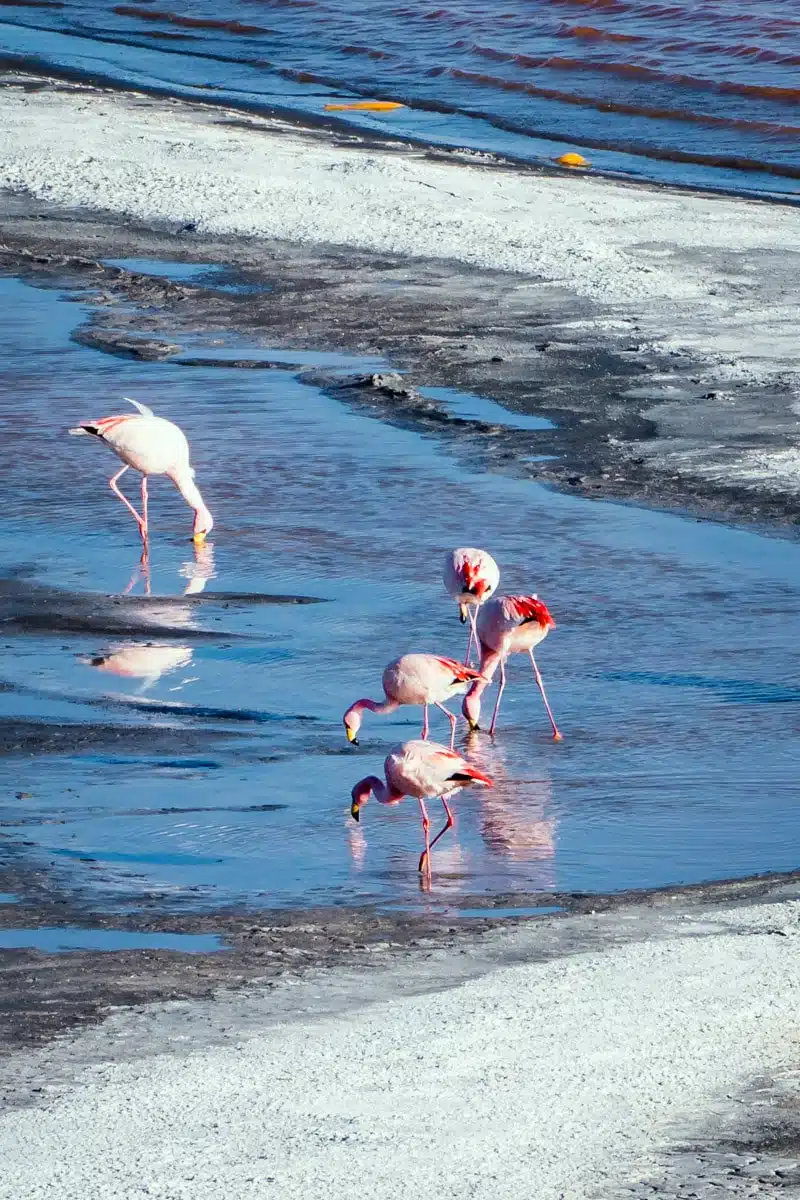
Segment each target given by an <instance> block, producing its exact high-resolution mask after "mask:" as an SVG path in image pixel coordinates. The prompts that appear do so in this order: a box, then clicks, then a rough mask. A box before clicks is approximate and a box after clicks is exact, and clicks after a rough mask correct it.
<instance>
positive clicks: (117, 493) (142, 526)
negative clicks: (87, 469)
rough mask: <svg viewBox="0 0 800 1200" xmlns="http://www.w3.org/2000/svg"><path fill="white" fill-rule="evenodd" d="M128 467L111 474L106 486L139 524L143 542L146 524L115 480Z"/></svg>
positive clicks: (145, 534)
mask: <svg viewBox="0 0 800 1200" xmlns="http://www.w3.org/2000/svg"><path fill="white" fill-rule="evenodd" d="M129 469H130V468H128V467H123V468H122V470H121V471H117V473H116V475H112V477H111V479H109V481H108V486H109V487H110V488H111V490H112V492H113V493H114V495H115V496H118V497H119V499H120V500H121V501H122V503H123V504H124V505H125V507H126V508H127V510H128V512H129V513H130V514H131V516H132V517H133V519H134V520H135V522H136V524H137V525H138V526H139V533H140V534H141V535H142V541H143V542H144V541H146V540H147V526H146V525H145V523H144V521H143V520H142V518H141V517H140V516H139V514H138V513H137V511H136V509H135V508H134V507H133V505H132V504H131V502H130V500H129V499H128V497H127V496H123V494H122V492H121V491H120V490H119V488H118V487H117V480H118V479H119V478H120V477H121V476H123V475H124V474H125V472H126V471H127V470H129Z"/></svg>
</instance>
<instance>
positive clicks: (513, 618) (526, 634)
mask: <svg viewBox="0 0 800 1200" xmlns="http://www.w3.org/2000/svg"><path fill="white" fill-rule="evenodd" d="M555 625H556V623H555V621H554V620H553V618H552V617H551V616H550V613H549V612H548V611H547V607H546V605H545V604H543V603H542V601H541V600H540V599H539V598H538V597H537V596H495V597H494V599H492V600H489V602H488V603H487V604H485V605H484V606H483V607H482V608H481V610H480V612H479V613H478V620H477V631H478V644H479V646H480V650H481V665H480V671H481V673H480V678H479V679H476V681H475V682H474V683H473V684H472V686H471V687H470V689H469V691H468V692H467V694H466V696H465V697H464V704H463V706H462V712H463V714H464V716H465V717H466V719H467V721H468V722H469V727H470V729H478V728H479V725H478V721H479V720H480V715H481V694H482V693H483V692H484V691H485V689H486V688H487V687H488V686H489V684H490V683H491V681H492V678H493V676H494V673H495V671H496V670H497V668H498V667H499V668H500V687H499V688H498V690H497V699H496V701H495V705H494V713H493V714H492V724H491V726H490V728H489V733H490V734H493V733H494V730H495V725H496V724H497V713H498V710H499V708H500V697H501V696H502V695H503V690H504V688H505V686H506V667H505V664H506V659H507V658H508V656H509V654H521V653H524V652H525V651H527V652H528V654H530V656H531V663H532V664H533V673H534V675H535V676H536V682H537V684H538V686H539V691H540V692H541V693H542V699H543V700H544V706H545V708H546V709H547V715H548V717H549V718H550V724H551V725H552V727H553V739H554V741H556V742H560V741H561V738H562V735H561V733H560V732H559V729H558V726H557V725H556V722H555V718H554V717H553V713H552V710H551V708H550V705H549V704H548V702H547V695H546V693H545V690H544V683H543V681H542V676H541V675H540V673H539V668H538V667H537V665H536V659H535V658H534V656H533V647H534V646H538V644H539V642H541V641H542V639H543V638H545V637H547V633H548V631H549V630H550V629H555Z"/></svg>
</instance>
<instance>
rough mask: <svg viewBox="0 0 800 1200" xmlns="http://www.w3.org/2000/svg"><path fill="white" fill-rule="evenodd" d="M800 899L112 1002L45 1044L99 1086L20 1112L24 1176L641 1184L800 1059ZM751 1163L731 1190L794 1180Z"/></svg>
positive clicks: (171, 1184)
mask: <svg viewBox="0 0 800 1200" xmlns="http://www.w3.org/2000/svg"><path fill="white" fill-rule="evenodd" d="M798 917H800V902H798V901H792V900H786V901H785V902H784V903H782V904H781V905H778V906H775V905H761V906H749V907H738V908H716V909H715V908H713V907H712V908H706V909H705V910H704V911H701V912H698V911H692V910H691V909H687V908H685V907H683V906H682V905H681V904H680V902H678V903H677V904H676V906H675V908H674V909H670V907H669V906H666V909H665V910H663V911H659V910H656V911H653V910H652V909H637V908H635V907H634V908H629V909H622V910H620V911H619V912H617V913H605V914H598V915H597V916H588V915H587V916H584V917H580V916H577V917H569V918H565V919H562V920H552V919H551V920H547V921H542V922H535V923H534V924H532V925H527V926H520V927H518V928H516V929H514V930H505V931H499V932H495V933H493V934H491V935H488V936H487V938H486V939H484V941H483V943H482V945H481V946H480V948H478V949H476V948H474V947H473V949H472V950H470V949H465V950H464V952H463V954H461V955H459V954H457V953H456V954H454V953H453V952H435V951H434V952H428V954H427V955H425V954H423V953H418V954H417V955H416V957H412V958H410V959H400V960H399V961H398V962H395V963H394V965H392V964H391V962H389V963H384V965H383V966H382V967H380V968H379V969H377V970H376V969H373V970H372V971H370V972H368V973H367V974H359V973H353V972H350V973H346V972H339V971H338V970H334V971H331V972H329V973H328V974H325V975H323V974H322V973H319V974H317V975H316V976H312V977H309V978H307V979H306V980H305V981H304V982H299V981H297V980H288V981H286V982H285V983H284V984H282V985H279V986H278V987H276V988H275V989H274V990H273V991H271V992H268V993H266V994H259V993H258V991H257V990H256V991H251V992H250V993H249V994H248V995H247V996H245V997H241V996H236V995H232V996H230V997H227V998H226V997H224V996H223V997H221V998H219V999H218V1000H217V1001H216V1002H206V1003H203V1002H201V1003H199V1004H195V1005H193V1006H191V1005H177V1006H169V1005H167V1006H164V1007H163V1008H161V1009H155V1008H154V1009H150V1010H145V1011H144V1012H143V1013H140V1014H136V1013H134V1014H122V1015H119V1016H112V1017H111V1019H110V1021H109V1022H108V1023H107V1025H106V1026H104V1027H102V1028H101V1029H100V1030H97V1031H93V1032H90V1033H87V1034H83V1035H80V1036H79V1037H77V1038H75V1039H73V1040H72V1041H71V1042H69V1041H67V1042H65V1043H62V1045H61V1047H60V1048H58V1047H57V1048H56V1049H55V1051H53V1050H52V1049H50V1050H48V1051H46V1052H45V1051H42V1052H39V1058H40V1060H41V1061H40V1064H39V1066H38V1074H37V1065H36V1062H35V1061H34V1062H33V1063H32V1064H31V1061H30V1059H29V1060H28V1062H29V1069H31V1068H32V1070H33V1072H34V1075H36V1077H37V1079H38V1082H39V1084H40V1085H41V1084H42V1083H45V1084H46V1083H48V1082H49V1079H50V1077H52V1076H53V1074H56V1075H58V1073H59V1060H60V1059H61V1060H64V1059H66V1058H70V1061H71V1068H70V1072H67V1074H70V1073H71V1074H72V1075H73V1076H74V1077H75V1082H73V1083H71V1084H69V1085H67V1086H65V1085H64V1083H63V1078H64V1069H63V1061H62V1066H61V1078H62V1083H61V1084H60V1085H59V1086H58V1087H56V1088H55V1090H54V1092H53V1093H52V1095H51V1096H50V1097H49V1098H48V1099H46V1100H45V1101H44V1103H43V1104H42V1102H41V1095H42V1093H41V1092H40V1093H39V1096H38V1097H37V1099H38V1101H39V1106H38V1107H35V1108H28V1109H22V1110H19V1111H16V1112H10V1113H7V1114H6V1115H5V1116H4V1117H3V1119H2V1120H1V1121H0V1156H2V1161H3V1166H4V1170H3V1176H2V1179H0V1196H2V1197H3V1198H4V1200H21V1198H22V1197H24V1198H25V1200H40V1198H41V1200H44V1198H47V1200H53V1198H55V1197H58V1200H111V1198H112V1197H113V1198H114V1200H134V1198H135V1200H139V1198H140V1197H144V1196H149V1197H152V1196H159V1197H170V1198H171V1200H189V1198H191V1200H239V1198H242V1200H244V1198H246V1197H247V1198H250V1197H253V1198H255V1197H263V1196H268V1195H278V1196H281V1197H287V1198H292V1197H307V1196H309V1195H311V1196H331V1197H337V1198H339V1200H348V1198H350V1197H353V1198H355V1197H363V1196H371V1197H375V1198H376V1200H384V1198H385V1200H389V1198H392V1200H394V1198H395V1197H406V1196H408V1197H411V1196H418V1195H420V1194H421V1193H424V1192H428V1193H431V1194H434V1195H436V1196H437V1197H447V1198H453V1200H463V1198H466V1197H479V1198H483V1197H486V1198H487V1200H488V1198H489V1197H497V1196H502V1197H504V1198H505V1197H508V1198H509V1200H513V1198H515V1197H519V1198H520V1200H530V1197H532V1196H535V1197H536V1200H558V1198H559V1197H570V1198H571V1200H572V1198H574V1200H581V1198H583V1197H586V1198H588V1197H604V1198H606V1200H607V1198H608V1197H612V1196H617V1195H620V1194H623V1193H622V1192H621V1191H620V1189H622V1188H623V1187H631V1188H632V1189H633V1192H634V1194H636V1195H638V1194H639V1191H638V1190H637V1188H638V1185H642V1186H643V1187H645V1183H644V1181H646V1180H648V1178H650V1177H653V1176H654V1175H655V1176H658V1174H659V1173H662V1174H663V1172H664V1167H665V1163H667V1164H668V1163H669V1150H670V1147H671V1146H673V1145H674V1144H675V1143H681V1142H683V1141H686V1140H689V1141H690V1143H691V1144H694V1145H696V1144H700V1143H703V1142H704V1141H708V1140H712V1141H713V1139H714V1138H715V1137H720V1136H722V1134H723V1133H724V1134H726V1135H728V1136H733V1135H741V1134H742V1133H743V1132H744V1131H743V1129H742V1128H741V1124H742V1119H743V1114H744V1116H750V1117H752V1115H753V1114H752V1111H750V1112H748V1110H747V1107H746V1104H745V1105H743V1103H742V1098H743V1095H744V1094H745V1093H746V1090H747V1088H748V1087H749V1086H750V1085H751V1084H752V1083H753V1079H754V1077H755V1076H756V1074H758V1075H759V1076H760V1077H761V1080H762V1084H763V1078H764V1076H765V1075H769V1074H773V1075H774V1074H776V1073H778V1074H780V1072H782V1071H785V1070H792V1069H793V1068H795V1067H796V1047H797V1035H798V1028H799V1026H800V956H798V953H797V944H798V943H797V934H798ZM559 942H561V943H563V944H562V945H559ZM570 942H571V943H572V944H571V945H570ZM581 943H583V947H582V949H578V947H579V946H580V945H581ZM587 947H589V948H588V949H587ZM492 958H493V959H494V961H493V962H492V961H490V960H491V959H492ZM165 1051H166V1052H165ZM45 1059H46V1060H47V1062H46V1063H45V1061H44V1060H45ZM115 1060H116V1061H115ZM82 1064H83V1065H82ZM44 1094H45V1095H47V1092H46V1091H45V1093H44ZM756 1112H758V1110H756ZM749 1132H750V1133H751V1134H752V1133H754V1132H756V1131H755V1130H753V1129H750V1130H749ZM731 1160H733V1161H734V1162H736V1161H739V1160H738V1159H737V1156H736V1155H729V1156H728V1166H730V1165H731ZM740 1161H741V1163H743V1164H744V1167H743V1168H742V1171H743V1173H740V1174H738V1175H735V1176H734V1175H730V1176H726V1175H725V1172H724V1171H722V1173H721V1174H720V1175H719V1178H720V1179H724V1180H725V1181H726V1186H727V1191H726V1192H725V1194H740V1195H752V1194H759V1195H765V1194H769V1193H768V1192H765V1191H762V1190H758V1191H757V1193H753V1192H752V1191H751V1190H749V1189H750V1188H751V1186H752V1185H753V1184H756V1186H758V1187H759V1189H760V1185H758V1184H757V1181H756V1180H755V1179H754V1178H753V1177H752V1175H748V1174H747V1171H746V1167H747V1164H748V1163H754V1162H757V1158H756V1157H754V1156H750V1157H749V1158H746V1157H745V1158H741V1160H740ZM756 1169H757V1170H758V1171H759V1172H760V1173H761V1174H763V1173H764V1172H765V1171H769V1167H768V1166H765V1165H764V1163H763V1161H762V1162H761V1164H760V1165H759V1166H757V1168H756ZM775 1182H776V1185H778V1184H779V1182H780V1180H779V1179H778V1178H776V1179H775ZM713 1186H714V1187H719V1186H722V1185H721V1184H719V1183H713ZM625 1194H631V1193H630V1192H628V1193H625ZM641 1194H643V1195H644V1194H646V1191H644V1190H643V1191H642V1193H641ZM660 1194H661V1195H668V1194H669V1195H671V1194H673V1193H672V1192H670V1191H668V1190H666V1189H665V1190H664V1191H662V1192H660ZM676 1194H677V1193H676ZM680 1194H681V1195H683V1194H691V1193H685V1192H681V1193H680ZM694 1194H696V1195H697V1194H702V1195H705V1194H706V1192H702V1193H697V1192H695V1193H694ZM708 1194H710V1195H711V1194H717V1193H716V1192H713V1191H711V1192H708ZM783 1194H786V1193H783Z"/></svg>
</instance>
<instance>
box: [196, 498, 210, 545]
mask: <svg viewBox="0 0 800 1200" xmlns="http://www.w3.org/2000/svg"><path fill="white" fill-rule="evenodd" d="M213 528H214V518H213V517H212V516H211V513H210V512H209V511H208V509H207V508H206V507H205V505H203V506H202V507H201V508H197V509H195V513H194V527H193V529H192V541H193V542H194V543H195V545H196V546H201V545H202V544H203V542H204V541H205V540H206V538H207V537H208V535H209V533H211V530H212V529H213Z"/></svg>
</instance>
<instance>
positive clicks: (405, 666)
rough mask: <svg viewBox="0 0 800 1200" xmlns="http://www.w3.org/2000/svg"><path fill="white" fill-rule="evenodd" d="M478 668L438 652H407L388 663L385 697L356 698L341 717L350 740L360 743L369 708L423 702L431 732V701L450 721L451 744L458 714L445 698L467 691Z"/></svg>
mask: <svg viewBox="0 0 800 1200" xmlns="http://www.w3.org/2000/svg"><path fill="white" fill-rule="evenodd" d="M478 678H479V676H478V672H477V671H473V670H471V669H470V668H469V667H465V666H464V664H463V663H460V662H456V660H455V659H454V658H441V657H440V656H439V655H437V654H404V655H403V656H402V657H401V658H397V659H395V661H394V662H391V663H389V665H388V667H387V668H386V670H385V671H384V672H383V690H384V692H385V694H386V699H385V700H384V701H382V702H381V701H379V700H356V702H355V703H354V704H351V705H350V707H349V708H348V710H347V712H346V713H345V714H344V717H343V718H342V719H343V721H344V729H345V733H346V734H347V740H348V741H349V742H352V743H353V744H354V745H358V731H359V729H360V728H361V714H362V712H363V711H364V710H365V709H367V710H368V711H369V712H374V713H392V712H396V711H397V709H398V708H400V707H401V706H402V705H404V704H421V705H422V709H423V719H422V737H423V740H424V739H426V738H427V736H428V705H429V704H435V705H436V707H437V708H440V709H441V710H442V712H443V713H445V714H446V716H447V719H448V721H449V722H450V748H451V750H452V748H453V746H454V745H455V739H456V716H455V713H452V712H450V709H449V708H445V706H444V704H443V701H444V700H449V699H450V697H451V696H457V695H459V694H460V693H462V692H465V691H466V689H467V686H468V684H470V683H472V682H474V681H475V680H476V679H478Z"/></svg>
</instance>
